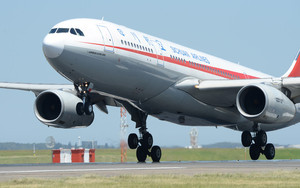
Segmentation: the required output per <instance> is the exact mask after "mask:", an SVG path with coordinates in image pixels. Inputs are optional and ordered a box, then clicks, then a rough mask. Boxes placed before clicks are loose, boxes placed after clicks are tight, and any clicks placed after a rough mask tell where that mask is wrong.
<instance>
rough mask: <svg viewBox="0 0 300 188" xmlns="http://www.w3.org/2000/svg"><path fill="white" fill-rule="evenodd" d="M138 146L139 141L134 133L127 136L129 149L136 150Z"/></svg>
mask: <svg viewBox="0 0 300 188" xmlns="http://www.w3.org/2000/svg"><path fill="white" fill-rule="evenodd" d="M138 144H139V139H138V136H137V135H136V134H134V133H131V134H130V135H129V136H128V146H129V148H130V149H136V148H137V147H138Z"/></svg>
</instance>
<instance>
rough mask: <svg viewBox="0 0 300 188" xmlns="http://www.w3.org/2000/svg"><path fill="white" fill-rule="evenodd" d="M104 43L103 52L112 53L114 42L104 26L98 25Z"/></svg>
mask: <svg viewBox="0 0 300 188" xmlns="http://www.w3.org/2000/svg"><path fill="white" fill-rule="evenodd" d="M98 28H99V30H100V32H101V35H102V39H103V42H104V51H107V52H111V53H114V41H113V38H112V35H111V33H110V32H109V30H108V28H107V27H106V26H102V25H98Z"/></svg>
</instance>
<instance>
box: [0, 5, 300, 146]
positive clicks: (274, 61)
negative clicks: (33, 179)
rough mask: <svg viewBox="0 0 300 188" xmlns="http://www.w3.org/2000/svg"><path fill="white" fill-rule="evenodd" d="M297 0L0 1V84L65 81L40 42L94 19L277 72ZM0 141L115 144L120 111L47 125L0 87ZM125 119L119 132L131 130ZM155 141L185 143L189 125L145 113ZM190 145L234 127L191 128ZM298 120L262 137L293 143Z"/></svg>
mask: <svg viewBox="0 0 300 188" xmlns="http://www.w3.org/2000/svg"><path fill="white" fill-rule="evenodd" d="M299 7H300V1H289V0H287V1H256V0H254V1H233V0H227V1H217V0H211V1H156V0H152V1H147V2H146V1H99V0H97V1H92V0H90V1H57V0H51V1H21V0H20V1H14V0H11V1H4V2H2V3H1V7H0V21H1V22H0V23H1V25H0V42H1V45H0V55H1V69H0V81H5V82H28V83H68V82H67V81H66V80H65V79H64V78H63V77H61V76H60V75H59V74H58V73H56V72H55V71H54V70H53V69H52V68H51V66H50V65H49V64H48V63H47V61H46V59H45V58H44V55H43V52H42V41H43V38H44V37H45V35H46V34H47V33H48V32H49V30H50V29H51V27H52V26H53V25H55V24H56V23H58V22H60V21H63V20H67V19H72V18H82V17H85V18H99V19H101V18H102V17H104V19H105V20H108V21H111V22H114V23H118V24H121V25H125V26H127V27H129V28H133V29H136V30H139V31H142V32H145V33H147V34H150V35H154V36H157V37H160V38H164V39H166V40H170V41H172V42H176V43H179V44H181V45H184V46H187V47H190V48H194V49H197V50H200V51H203V52H206V53H209V54H212V55H215V56H217V57H221V58H223V59H226V60H229V61H233V62H237V63H240V64H242V65H245V66H248V67H250V68H253V69H257V70H259V71H262V72H265V73H268V74H271V75H274V76H281V75H282V74H283V73H284V72H285V71H286V70H287V69H288V68H289V66H290V65H291V63H292V61H293V59H294V56H295V55H296V53H297V51H298V49H299V48H300V35H299V33H300V24H299V23H298V22H299V18H300V11H299ZM0 98H1V108H0V118H1V125H0V126H1V132H0V142H8V141H14V142H27V143H33V142H43V141H44V140H45V139H46V137H47V136H53V137H54V138H55V139H56V140H57V141H59V142H62V143H68V142H69V141H71V142H72V143H74V142H75V141H77V137H78V136H81V138H82V140H96V141H98V143H100V144H104V143H110V144H114V145H118V143H119V139H120V127H119V126H120V115H119V109H118V108H109V112H110V113H109V115H106V114H103V113H101V112H99V111H96V118H95V121H94V123H93V124H92V125H91V126H90V127H88V128H83V129H71V130H64V129H55V128H48V127H47V126H45V125H43V124H42V123H40V122H39V121H38V120H37V119H36V118H35V116H34V113H33V104H34V100H35V96H34V94H33V93H30V92H24V91H14V90H4V89H1V90H0ZM127 119H128V124H129V128H128V130H127V132H137V130H135V128H134V126H135V125H134V123H133V122H131V121H130V117H128V118H127ZM148 127H149V131H150V132H151V133H152V134H153V136H154V142H155V144H158V145H160V146H171V145H180V146H186V145H189V132H190V130H191V127H182V126H179V125H176V124H172V123H168V122H162V121H159V120H157V119H155V118H152V117H150V118H148ZM197 129H198V131H199V138H198V143H199V144H200V145H201V144H210V143H215V142H240V134H241V133H240V132H236V131H232V130H228V129H225V128H220V127H219V128H217V129H216V128H214V127H197ZM299 132H300V124H297V125H294V126H292V127H289V128H286V129H282V130H278V131H275V132H271V133H269V134H268V137H269V141H270V142H273V143H278V144H297V143H300V139H299V137H298V135H299Z"/></svg>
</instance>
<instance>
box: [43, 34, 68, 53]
mask: <svg viewBox="0 0 300 188" xmlns="http://www.w3.org/2000/svg"><path fill="white" fill-rule="evenodd" d="M63 50H64V42H63V39H62V38H60V37H57V36H49V35H47V36H46V37H45V38H44V41H43V52H44V54H45V56H46V57H47V58H57V57H59V56H60V55H61V54H62V52H63Z"/></svg>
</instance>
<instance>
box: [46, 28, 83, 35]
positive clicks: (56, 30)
mask: <svg viewBox="0 0 300 188" xmlns="http://www.w3.org/2000/svg"><path fill="white" fill-rule="evenodd" d="M69 31H70V33H71V34H72V35H79V36H84V34H83V32H82V31H81V30H80V29H78V28H75V29H74V28H53V29H51V30H50V32H49V33H50V34H53V33H69Z"/></svg>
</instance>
